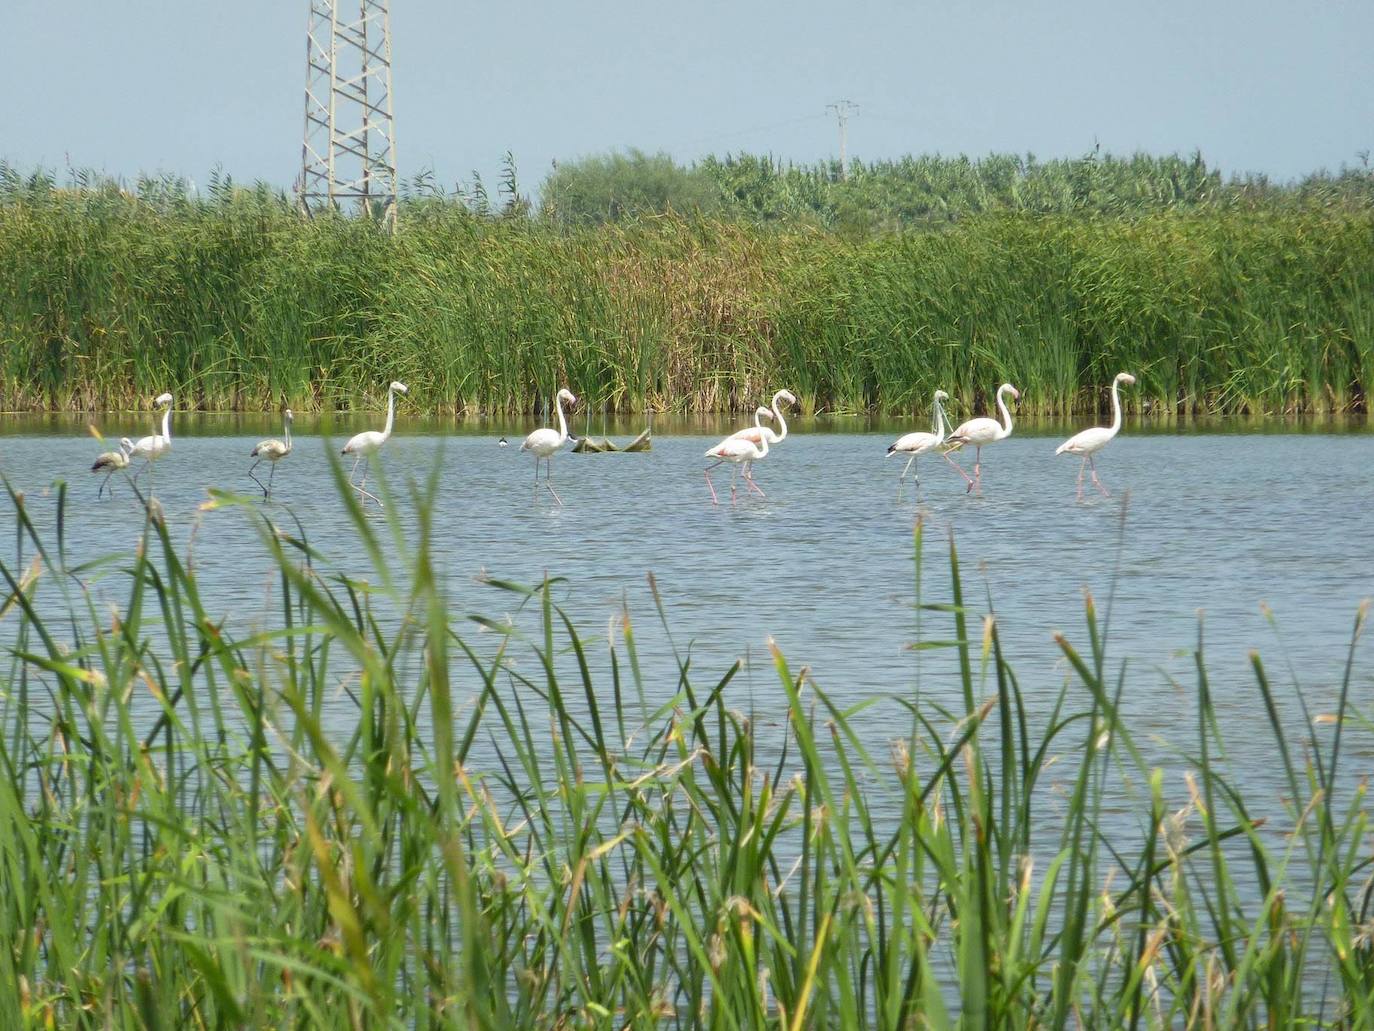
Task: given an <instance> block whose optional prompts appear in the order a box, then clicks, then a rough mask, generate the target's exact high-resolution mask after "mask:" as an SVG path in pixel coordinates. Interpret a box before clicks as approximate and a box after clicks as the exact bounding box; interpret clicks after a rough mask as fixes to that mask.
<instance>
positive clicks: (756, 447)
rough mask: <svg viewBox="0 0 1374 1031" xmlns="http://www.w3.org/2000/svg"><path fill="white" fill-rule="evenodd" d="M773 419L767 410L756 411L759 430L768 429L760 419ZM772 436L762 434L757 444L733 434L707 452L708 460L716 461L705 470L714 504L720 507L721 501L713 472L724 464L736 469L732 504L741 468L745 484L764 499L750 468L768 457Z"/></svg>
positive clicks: (731, 490) (731, 476)
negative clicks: (742, 468) (714, 482)
mask: <svg viewBox="0 0 1374 1031" xmlns="http://www.w3.org/2000/svg"><path fill="white" fill-rule="evenodd" d="M771 418H773V413H772V412H771V411H769V410H768V409H767V408H763V407H759V408H757V409H755V411H754V424H755V425H756V426H758V427H759V429H766V427H764V426H763V425H762V424H761V423H760V422H759V420H760V419H771ZM772 435H773V434H772V433H771V432H770V433H761V434H759V440H758V442H757V443H756V442H754V441H752V440H750V439H749V438H747V437H741V436H738V435H737V434H731V435H730V436H728V437H726V438H725V439H724V440H722V441H721V442H720V443H719V444H717V445H716V446H715V447H713V448H711V449H710V450H709V451H707V452H706V457H707V458H714V459H715V461H714V462H712V463H711V464H710V465H708V466H707V467H706V469H705V473H706V486H707V487H709V488H710V489H711V501H712V503H713V504H716V505H719V504H720V499H719V498H718V497H716V486H715V484H713V483H712V482H711V470H712V469H714V468H715V467H716V466H718V465H720V464H721V463H722V462H730V463H732V464H733V465H734V468H733V469H731V470H730V500H731V501H732V502H733V501H734V500H735V493H736V489H737V486H736V481H737V479H738V477H739V470H740V466H744V468H745V473H744V481H745V484H746V485H747V486H750V487H752V488H753V489H754V490H756V491H758V492H759V497H764V493H763V491H762V490H760V488H759V485H758V484H756V483H754V480H753V477H752V476H751V475H750V473H749V468H750V466H752V465H753V463H754V462H757V461H758V460H759V459H760V458H765V457H767V455H768V438H769V437H770V436H772Z"/></svg>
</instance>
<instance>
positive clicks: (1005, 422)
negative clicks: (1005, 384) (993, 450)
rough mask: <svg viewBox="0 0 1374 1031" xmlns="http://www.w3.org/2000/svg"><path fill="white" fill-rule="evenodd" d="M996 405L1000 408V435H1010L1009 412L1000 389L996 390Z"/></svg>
mask: <svg viewBox="0 0 1374 1031" xmlns="http://www.w3.org/2000/svg"><path fill="white" fill-rule="evenodd" d="M997 407H998V408H1000V409H1001V410H1002V436H1004V437H1010V436H1011V412H1010V411H1008V409H1007V402H1006V401H1005V400H1004V399H1003V397H1002V390H1001V389H1000V388H999V389H998V391H997Z"/></svg>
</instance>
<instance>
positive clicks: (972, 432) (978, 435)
mask: <svg viewBox="0 0 1374 1031" xmlns="http://www.w3.org/2000/svg"><path fill="white" fill-rule="evenodd" d="M1003 394H1010V395H1011V396H1012V397H1013V398H1017V399H1019V398H1020V397H1021V392H1020V391H1019V390H1017V389H1016V388H1015V387H1013V386H1012V385H1011V384H1010V383H1003V384H1002V385H1001V386H1000V387H998V388H997V407H998V408H999V409H1001V411H1002V419H1003V420H1004V421H1003V422H998V421H997V420H996V419H989V418H986V417H985V418H982V419H970V420H969V421H968V422H966V423H962V424H960V425H959V426H957V427H956V428H955V430H954V432H953V433H951V434H950V435H949V437H948V440H947V442H948V443H951V444H953V445H954V446H953V447H951V448H949V449H948V450H946V451H945V461H947V462H949V464H950V465H952V466H954V468H955V469H958V470H959V475H960V476H962V477H963V478H964V479H965V480H968V487H967V488H966V490H965V491H964V493H966V494H967V493H969V492H970V491H972V490H973V489H974V488H975V487H977V488H978V491H979V493H981V492H982V490H983V486H982V482H983V461H982V458H983V448H984V447H986V446H987V445H988V444H995V443H997V441H999V440H1006V439H1007V438H1008V437H1010V436H1011V412H1009V411H1007V403H1006V402H1005V401H1003V400H1002V395H1003ZM965 444H972V445H973V446H974V448H975V451H974V455H973V476H972V477H970V476H969V474H968V473H966V472H964V470H963V469H961V468H960V467H959V463H958V462H956V461H954V459H952V458H950V457H949V453H950V451H956V450H958V449H959V448H961V447H963V446H964V445H965Z"/></svg>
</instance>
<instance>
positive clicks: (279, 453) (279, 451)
mask: <svg viewBox="0 0 1374 1031" xmlns="http://www.w3.org/2000/svg"><path fill="white" fill-rule="evenodd" d="M294 418H295V416H293V415H292V414H291V409H289V408H288V409H287V410H286V412H285V433H286V439H285V440H277V439H276V438H273V439H271V440H260V441H258V446H257V447H255V448H254V449H253V450H252V451H250V452H249V454H248V457H249V458H256V459H257V460H258V461H257V462H254V463H253V464H252V465H251V466H249V467H248V475H249V476H252V477H253V482H254V483H256V484H257V485H258V486H259V487H262V496H263V497H264V498H270V497H271V496H272V481H273V480H275V479H276V478H277V463H278V462H280V461H281V460H282V459H283V458H285V457H286V456H287V455H289V454H290V453H291V420H292V419H294ZM259 462H271V463H272V472H271V474H270V475H269V476H268V477H267V486H266V487H263V486H262V481H261V480H260V479H258V478H257V477H256V476H253V470H254V469H256V468H257V467H258V463H259Z"/></svg>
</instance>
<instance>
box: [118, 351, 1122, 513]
mask: <svg viewBox="0 0 1374 1031" xmlns="http://www.w3.org/2000/svg"><path fill="white" fill-rule="evenodd" d="M1134 382H1135V377H1134V376H1132V375H1131V374H1130V373H1129V372H1120V373H1117V376H1116V378H1115V379H1114V380H1112V424H1111V425H1110V426H1094V427H1092V428H1091V429H1086V430H1083V431H1082V432H1080V433H1076V434H1074V435H1073V436H1072V437H1070V438H1069V439H1068V440H1066V441H1064V443H1063V444H1060V445H1059V447H1058V448H1057V449H1056V450H1055V454H1057V455H1062V454H1070V455H1078V456H1080V457H1081V458H1082V459H1083V462H1082V464H1081V465H1080V466H1079V469H1078V497H1079V498H1080V499H1081V498H1082V497H1083V477H1084V475H1085V474H1086V473H1088V472H1091V474H1092V483H1093V486H1095V487H1096V488H1097V489H1098V490H1099V491H1101V492H1102V495H1103V496H1104V497H1109V496H1110V492H1109V491H1108V490H1107V488H1106V487H1105V486H1103V484H1102V481H1101V480H1099V479H1098V477H1097V467H1096V465H1095V464H1094V463H1093V457H1094V456H1095V455H1096V454H1097V453H1098V452H1099V451H1101V450H1102V449H1103V448H1104V447H1106V446H1107V444H1109V443H1110V442H1111V440H1112V438H1113V437H1115V436H1116V435H1117V432H1118V431H1119V430H1120V429H1121V395H1120V392H1119V390H1120V386H1121V384H1122V383H1126V384H1131V383H1134ZM405 393H407V390H406V385H405V384H404V383H395V382H393V383H392V384H391V385H390V386H389V387H388V388H387V402H386V425H385V426H383V427H382V429H380V430H366V431H364V432H362V433H359V434H357V435H356V436H354V437H352V438H351V439H350V440H349V441H348V443H347V444H345V445H344V448H343V453H344V454H345V455H352V456H353V468H352V469H351V470H349V474H348V482H349V486H351V487H353V488H354V489H355V490H357V491H358V492H359V494H360V495H361V496H362V498H364V499H371V500H372V501H375V502H377V504H378V505H381V503H382V502H381V500H380V499H379V498H377V497H376V496H375V495H374V494H372V493H370V492H369V491H368V490H367V472H368V464H369V462H370V461H371V458H372V456H373V455H374V454H375V453H376V452H378V451H380V450H381V448H382V445H383V444H385V443H386V442H387V440H388V439H389V438H390V437H391V427H392V425H393V423H394V422H395V419H396V395H397V394H405ZM1008 395H1010V396H1011V397H1012V399H1013V400H1015V399H1017V398H1019V397H1020V396H1021V395H1020V393H1019V392H1018V391H1017V389H1016V388H1015V387H1014V386H1012V385H1011V384H1010V383H1003V384H1002V385H1001V386H1000V387H998V388H997V409H998V411H1000V412H1001V414H1002V418H1001V420H1000V421H999V420H997V419H993V418H988V417H983V418H979V419H970V420H969V421H968V422H965V423H961V424H960V425H958V426H956V427H954V429H953V430H952V431H950V432H948V433H946V432H945V410H944V404H943V403H944V402H945V401H946V400H947V399H948V398H949V395H948V394H946V393H945V392H944V391H943V390H937V391H935V398H934V408H935V431H934V432H933V433H926V432H922V431H918V432H915V433H908V434H905V435H904V436H902V437H899V438H897V440H896V441H894V442H893V443H892V444H891V446H889V447H888V449H887V453H888V454H889V455H909V456H910V457H909V458H908V459H907V463H906V466H905V467H903V469H902V473H901V475H900V476H899V477H898V478H897V483H898V490H899V491H900V490H901V484H902V483H903V482H904V481H905V480H906V474H907V473H908V472H909V471H911V470H912V469H913V467H914V466H915V464H916V459H917V458H919V457H920V456H921V455H924V454H927V453H929V452H933V451H937V450H939V451H940V452H941V454H942V456H943V457H944V459H945V461H947V462H948V463H949V464H950V466H951V467H952V468H954V469H955V470H957V471H958V473H959V475H960V476H962V477H963V478H964V480H965V482H966V483H967V487H966V488H965V491H966V492H971V491H975V490H977V491H980V492H981V490H982V473H983V461H982V460H983V448H985V447H987V446H988V445H990V444H995V443H997V442H998V441H999V440H1006V439H1007V438H1008V437H1010V436H1011V412H1010V410H1008V408H1007V402H1006V398H1007V396H1008ZM576 402H577V398H576V397H575V396H573V393H572V391H570V390H568V389H567V388H566V387H565V388H563V389H562V390H560V391H559V392H558V397H557V400H556V401H555V404H554V408H555V410H556V411H557V413H558V429H553V428H552V427H544V428H542V429H537V430H535V431H534V432H533V433H531V434H530V435H529V436H528V437H526V438H525V440H524V443H522V444H521V445H520V450H521V451H528V452H529V453H530V454H532V455H534V490H535V493H536V494H538V492H539V463H540V462H541V461H542V462H543V463H544V486H545V487H546V488H547V489H548V492H549V494H550V495H551V496H552V497H553V499H554V501H556V502H557V503H558V504H559V505H562V504H563V499H562V498H560V497H559V496H558V492H557V491H555V490H554V489H553V455H554V452H555V451H557V450H558V449H559V448H561V447H562V446H563V445H564V444H565V443H567V441H568V439H569V436H570V435H569V433H568V423H567V419H566V417H565V416H564V414H563V405H564V404H565V403H567V404H569V405H571V404H575V403H576ZM796 402H797V399H796V397H795V396H794V395H793V394H792V392H791V391H789V390H779V391H778V392H777V393H776V394H774V395H773V401H772V404H771V406H769V407H763V406H760V407H759V408H758V409H757V410H756V411H755V413H754V425H752V426H746V427H745V428H744V429H742V430H738V431H737V432H735V433H732V434H730V436H728V437H726V438H725V439H724V440H722V441H721V442H720V443H719V444H716V445H715V446H714V447H712V448H711V449H710V450H708V451H707V452H706V457H707V458H711V459H714V460H715V461H713V462H712V463H711V464H710V465H708V466H707V467H706V469H705V474H706V485H707V487H709V488H710V491H711V500H712V502H714V503H716V504H719V503H720V499H719V497H718V496H717V495H716V488H715V484H713V483H712V482H711V470H712V469H715V468H716V467H717V466H719V465H722V464H723V463H726V462H729V463H730V464H731V466H732V469H731V473H730V500H731V502H732V503H733V502H734V500H735V495H736V492H737V487H738V481H739V479H740V478H741V476H742V477H743V479H744V484H745V488H746V490H747V491H748V490H752V491H754V492H756V493H757V494H758V495H759V496H760V497H764V496H765V495H764V493H763V490H762V488H760V487H759V485H758V484H757V483H755V482H754V463H755V462H757V461H760V460H762V459H764V458H767V457H768V449H769V448H770V447H772V446H773V445H776V444H781V443H782V442H783V441H784V440H786V439H787V420H786V418H785V417H784V415H783V409H782V408H780V407H779V405H780V404H782V403H786V404H787V405H793V404H796ZM154 404H157V405H159V406H161V407H162V409H163V412H162V432H161V433H154V434H151V435H149V436H146V437H142V438H140V439H139V440H136V441H135V440H130V439H129V438H128V437H124V438H123V439H122V440H120V442H119V450H118V451H107V452H105V453H104V454H102V455H101V456H100V457H99V458H97V459H96V460H95V464H94V465H92V466H91V471H92V472H94V473H104V474H105V478H104V479H103V480H102V481H101V483H100V487H99V489H98V490H97V491H96V497H97V498H99V497H100V496H101V493H102V492H104V491H105V489H106V488H107V487H108V485H109V482H110V477H111V476H113V475H114V474H115V473H117V472H120V471H125V473H126V475H127V470H128V468H129V466H130V465H131V464H133V463H134V462H137V461H139V460H140V459H141V460H142V461H143V465H142V466H141V467H139V469H138V471H137V472H135V473H134V476H133V478H132V480H131V481H130V482H131V483H132V485H133V487H134V489H135V490H137V488H138V478H139V477H140V476H141V475H142V474H143V473H144V472H145V471H147V470H149V469H151V468H152V464H153V463H154V462H156V461H157V460H158V459H159V458H161V457H163V456H164V455H166V454H167V453H168V452H169V451H171V450H172V395H171V394H160V395H158V397H157V398H156V399H155V400H154ZM765 419H767V420H768V421H769V422H776V423H777V426H778V428H777V429H776V430H774V429H773V428H772V427H770V426H765V425H763V420H765ZM291 420H292V415H291V409H289V408H288V409H287V410H286V412H285V432H284V434H283V439H281V440H278V439H276V438H273V439H270V440H264V441H260V442H259V443H258V446H257V447H255V448H253V450H252V451H251V452H250V453H249V457H250V458H252V459H254V460H255V461H254V462H253V464H252V465H251V466H249V468H248V475H249V476H250V477H252V479H253V482H254V483H256V484H257V485H258V487H259V488H261V490H262V494H263V497H264V498H270V497H271V496H272V483H273V481H274V480H275V478H276V475H277V464H278V463H279V462H280V461H281V460H282V459H283V458H285V457H286V456H287V455H289V454H291ZM500 445H501V446H502V447H505V446H506V440H505V438H504V437H503V438H501V440H500ZM965 446H972V447H973V448H974V458H973V475H972V476H970V475H969V474H968V473H966V472H964V470H963V468H962V467H961V466H960V465H959V464H958V463H957V462H955V461H954V459H952V458H951V457H950V453H951V452H953V451H957V450H958V449H959V448H962V447H965ZM263 462H266V463H268V467H269V468H270V470H271V472H270V473H269V475H268V478H267V482H266V483H263V482H262V480H260V479H258V476H257V473H256V470H257V468H258V466H259V465H261V464H262V463H263ZM360 464H361V465H362V471H363V474H362V479H360V480H359V481H358V482H357V483H354V482H353V478H354V477H355V476H356V475H357V473H358V466H359V465H360ZM149 478H150V479H151V473H150V474H149ZM912 480H913V482H914V483H916V484H917V485H919V484H920V477H919V474H918V473H913V476H912Z"/></svg>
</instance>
